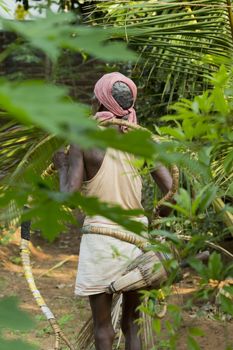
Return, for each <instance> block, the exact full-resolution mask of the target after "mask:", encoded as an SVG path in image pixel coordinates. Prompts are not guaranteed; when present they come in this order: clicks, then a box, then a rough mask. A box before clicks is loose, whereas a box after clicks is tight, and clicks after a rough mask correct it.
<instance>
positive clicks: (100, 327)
mask: <svg viewBox="0 0 233 350" xmlns="http://www.w3.org/2000/svg"><path fill="white" fill-rule="evenodd" d="M89 300H90V305H91V310H92V316H93V321H94V336H95V346H96V350H112V345H113V340H114V335H115V333H114V329H113V326H112V319H111V306H112V295H110V294H106V293H102V294H96V295H91V296H89ZM135 350H136V349H135Z"/></svg>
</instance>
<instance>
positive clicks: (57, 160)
mask: <svg viewBox="0 0 233 350" xmlns="http://www.w3.org/2000/svg"><path fill="white" fill-rule="evenodd" d="M97 108H98V109H100V108H102V106H98V107H97ZM98 109H97V110H98ZM104 156H105V151H103V150H100V149H92V150H81V149H80V148H79V147H78V146H76V145H71V147H70V149H69V153H68V155H66V154H65V153H64V152H63V151H58V152H57V153H56V154H55V156H54V158H53V162H54V165H55V167H56V169H57V170H58V172H59V178H60V190H61V191H63V192H75V191H78V190H80V188H81V186H82V183H83V181H88V180H91V179H92V178H93V177H94V176H95V175H96V174H97V172H98V171H99V169H100V167H101V165H102V162H103V159H104ZM151 175H152V177H153V179H154V181H155V182H156V184H157V185H158V186H159V188H160V189H161V190H162V192H163V193H164V194H165V193H167V192H168V191H169V190H170V189H171V187H172V178H171V175H170V173H169V171H168V170H167V168H165V167H164V166H162V165H161V166H159V167H157V168H156V169H155V170H154V171H152V172H151ZM89 300H90V305H91V310H92V315H93V321H94V336H95V346H96V350H112V345H113V340H114V329H113V326H112V320H111V305H112V295H110V294H106V293H102V294H96V295H91V296H89ZM139 305H140V298H139V293H138V292H137V291H131V292H127V293H123V306H122V319H121V328H122V332H123V334H124V336H125V350H141V349H142V344H141V339H140V337H139V335H138V330H139V328H138V325H137V324H136V323H135V321H136V320H137V319H138V318H139V311H138V310H137V307H138V306H139Z"/></svg>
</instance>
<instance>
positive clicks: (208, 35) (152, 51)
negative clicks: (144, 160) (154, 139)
mask: <svg viewBox="0 0 233 350" xmlns="http://www.w3.org/2000/svg"><path fill="white" fill-rule="evenodd" d="M90 13H91V14H90V18H91V19H89V21H90V22H92V23H98V24H100V25H101V26H102V25H103V24H104V25H105V26H106V27H108V26H111V25H114V26H115V27H117V28H119V29H122V30H124V32H123V36H122V35H120V34H119V36H120V37H122V38H123V39H124V40H126V42H127V43H128V45H129V46H130V47H132V48H133V49H135V50H136V51H137V52H138V53H139V55H140V61H138V63H136V65H135V66H134V67H132V70H133V71H132V76H133V77H134V78H136V79H137V81H138V82H139V86H140V87H141V89H142V91H143V94H142V95H143V96H146V101H145V100H144V97H143V103H142V105H143V108H140V102H141V101H140V100H139V103H138V108H139V111H140V116H141V118H142V121H143V122H144V123H145V124H146V125H148V126H149V127H152V125H153V123H156V122H157V117H158V115H160V114H161V113H162V114H164V111H165V108H166V107H167V106H168V105H169V104H171V103H172V102H173V101H176V100H177V99H178V98H180V97H187V98H190V97H192V96H194V95H197V94H199V93H200V92H202V91H203V90H204V89H205V88H206V87H208V80H207V79H206V76H207V75H209V74H210V73H211V72H213V71H215V70H216V69H217V68H218V67H219V64H220V63H221V62H222V60H224V58H227V57H229V56H230V55H232V50H233V40H232V37H233V25H232V23H233V20H232V11H231V2H230V0H216V1H212V0H211V1H210V0H202V1H173V0H168V1H161V0H151V1H101V2H97V4H95V5H93V9H92V11H91V10H90ZM91 16H92V17H91ZM213 57H215V59H213Z"/></svg>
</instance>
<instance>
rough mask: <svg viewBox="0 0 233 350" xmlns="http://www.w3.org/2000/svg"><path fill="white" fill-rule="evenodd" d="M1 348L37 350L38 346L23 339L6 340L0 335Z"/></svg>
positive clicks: (5, 349)
mask: <svg viewBox="0 0 233 350" xmlns="http://www.w3.org/2000/svg"><path fill="white" fill-rule="evenodd" d="M0 349H1V350H36V349H38V348H37V347H36V346H34V345H31V344H27V343H25V342H23V341H22V340H6V339H3V338H1V337H0Z"/></svg>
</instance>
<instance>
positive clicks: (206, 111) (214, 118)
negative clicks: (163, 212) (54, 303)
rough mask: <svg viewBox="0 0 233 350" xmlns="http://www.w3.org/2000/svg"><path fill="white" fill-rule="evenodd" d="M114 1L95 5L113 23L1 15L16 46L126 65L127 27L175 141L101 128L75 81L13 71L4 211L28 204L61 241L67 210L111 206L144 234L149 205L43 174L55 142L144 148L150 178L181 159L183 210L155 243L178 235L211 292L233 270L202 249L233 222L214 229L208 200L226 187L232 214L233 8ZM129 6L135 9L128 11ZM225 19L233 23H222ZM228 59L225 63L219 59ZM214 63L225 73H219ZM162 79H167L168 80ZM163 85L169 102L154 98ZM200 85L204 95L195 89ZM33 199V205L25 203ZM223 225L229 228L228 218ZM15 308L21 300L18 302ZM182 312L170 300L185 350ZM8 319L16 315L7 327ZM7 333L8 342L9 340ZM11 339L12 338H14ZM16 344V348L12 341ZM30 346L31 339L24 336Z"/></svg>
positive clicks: (4, 139)
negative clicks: (62, 184)
mask: <svg viewBox="0 0 233 350" xmlns="http://www.w3.org/2000/svg"><path fill="white" fill-rule="evenodd" d="M169 3H170V4H169ZM203 3H204V4H206V5H208V4H209V5H217V4H218V5H219V4H220V3H221V4H225V3H226V1H218V3H217V2H216V1H211V2H210V1H207V0H205V1H203ZM114 4H115V6H113V3H112V2H111V4H110V2H102V3H98V4H97V5H96V10H95V11H97V12H98V11H100V13H103V14H104V15H105V17H104V18H103V19H101V16H100V14H99V12H98V16H97V15H96V13H95V11H94V13H92V21H96V22H98V23H99V21H100V20H102V22H101V23H102V24H103V23H104V24H105V27H102V28H93V27H91V26H77V25H76V24H75V15H73V14H71V13H60V14H58V15H55V14H52V13H51V12H48V15H47V17H46V18H43V19H39V20H36V21H34V22H28V23H25V22H16V21H6V20H2V25H3V27H4V28H6V29H7V30H9V31H13V32H15V33H16V34H17V36H18V38H19V39H17V40H18V41H16V43H15V45H20V44H21V41H20V38H21V37H22V38H23V39H24V40H25V39H26V41H27V42H28V45H29V47H33V48H35V49H40V50H42V51H43V52H44V53H45V55H47V56H48V57H49V58H50V59H51V60H52V61H53V62H56V61H57V60H58V59H59V57H60V55H61V52H62V51H63V50H64V49H70V50H73V51H74V52H85V53H87V54H89V55H94V56H95V57H98V58H101V59H103V60H107V61H109V62H110V65H111V64H112V62H114V63H113V64H114V65H115V62H118V61H119V62H123V63H124V64H126V66H125V67H126V69H129V70H131V68H132V67H133V61H134V60H135V58H136V57H137V55H136V54H135V53H134V52H132V51H130V50H129V49H128V48H127V45H126V44H125V43H124V42H123V41H122V38H123V37H125V38H126V39H127V41H128V43H129V46H130V47H131V48H132V47H133V48H135V49H136V50H137V52H139V55H141V57H143V60H142V61H140V63H138V64H137V65H136V68H135V71H134V72H135V73H136V74H138V75H139V76H140V79H141V82H142V83H141V84H142V85H143V86H144V90H143V92H144V94H142V98H143V99H145V100H146V102H144V103H143V106H142V110H143V111H144V118H145V117H147V116H148V115H149V117H148V119H147V123H148V124H149V123H150V129H151V130H156V132H157V133H158V134H159V135H162V136H163V135H164V136H166V139H165V141H161V142H160V143H153V142H152V140H151V134H150V132H149V131H148V132H146V131H144V132H141V131H134V132H130V133H128V134H126V135H121V134H119V133H117V131H116V130H113V129H108V130H99V129H98V128H97V124H96V123H95V122H94V121H93V120H92V119H90V118H89V116H90V107H89V106H86V105H84V104H81V103H78V102H74V101H72V100H71V99H70V98H69V97H68V91H67V89H66V88H64V87H62V86H55V85H54V84H52V82H50V83H48V82H45V81H36V80H28V81H23V82H22V81H20V82H19V81H8V80H7V79H6V78H2V79H1V86H0V107H1V109H2V111H3V112H2V113H1V120H0V128H1V129H0V130H1V134H0V141H1V145H2V146H1V150H0V157H1V169H0V172H1V173H0V174H1V175H0V176H1V179H2V180H1V182H0V189H1V193H0V208H1V213H0V214H1V221H3V220H6V221H10V220H12V219H14V217H15V216H16V217H20V215H21V214H22V216H21V219H22V220H24V219H32V221H33V225H34V227H36V228H40V229H41V230H42V232H43V234H44V235H45V236H46V237H47V238H48V239H50V240H52V239H54V237H56V235H57V234H58V233H59V232H60V231H61V230H62V229H64V222H65V221H71V222H72V221H73V220H74V219H73V217H72V215H71V211H70V210H69V209H68V208H72V209H73V208H77V207H78V208H81V209H82V210H83V211H84V212H86V213H88V214H90V215H93V214H99V215H103V216H106V217H107V218H109V219H111V220H113V221H115V222H117V223H119V224H121V225H122V226H124V227H126V228H127V229H129V230H132V231H134V232H136V233H140V231H141V229H142V227H141V226H140V225H139V224H138V223H137V224H136V223H134V222H132V220H130V218H132V217H133V216H134V215H138V213H139V212H138V211H125V210H122V209H121V208H119V207H116V206H109V205H108V204H106V203H101V202H100V201H98V200H97V199H96V198H85V197H83V196H82V195H81V194H80V193H75V194H67V193H59V192H58V189H57V184H56V181H54V177H51V178H46V179H41V176H40V175H41V173H42V171H43V170H44V168H46V166H47V165H48V163H49V161H50V157H51V154H52V153H53V151H54V150H55V149H57V148H58V147H60V146H61V145H67V144H70V143H77V144H78V145H80V146H81V147H82V148H90V147H94V146H95V147H100V148H106V147H114V148H117V149H120V150H123V151H127V152H130V153H133V154H135V155H136V156H138V157H141V158H142V159H146V160H147V163H148V164H149V166H148V169H144V170H143V173H144V174H145V176H147V175H148V173H149V170H151V168H153V167H154V164H155V163H163V164H165V165H168V166H170V165H172V164H174V163H176V164H177V165H178V166H179V168H180V170H181V172H182V186H181V188H180V190H179V192H178V194H177V195H176V204H167V205H169V206H171V207H172V208H173V209H174V213H175V215H174V216H173V217H170V218H165V219H162V220H160V222H159V223H160V224H161V225H162V226H161V230H155V231H154V232H152V235H153V239H152V242H151V243H152V246H151V249H155V250H156V249H158V248H159V249H161V250H162V249H165V248H166V247H163V244H160V245H159V244H158V243H157V242H156V240H155V238H157V237H158V236H162V237H165V238H166V239H167V240H168V241H172V242H173V244H175V245H177V247H178V249H179V250H180V251H181V255H182V256H183V257H187V256H188V257H190V261H191V263H192V265H193V267H194V268H195V269H196V271H197V272H198V273H199V274H200V276H201V277H202V281H201V285H200V292H202V294H201V293H200V295H202V297H206V296H209V295H210V294H211V293H212V292H214V290H215V289H214V288H212V287H211V286H209V279H217V280H218V281H221V280H222V279H226V278H228V277H232V266H229V268H226V266H225V265H223V263H222V261H221V258H220V256H219V255H218V254H216V253H213V254H212V255H211V258H210V261H209V263H208V265H207V266H204V265H200V264H199V263H198V262H196V261H195V259H193V258H192V257H193V256H194V255H195V253H196V252H197V251H198V250H199V249H201V248H202V247H203V246H205V241H206V239H208V240H212V239H213V240H216V239H219V237H220V236H221V237H222V234H223V233H224V234H225V233H226V234H228V233H229V232H230V230H228V229H227V227H226V228H225V232H221V234H219V232H217V229H216V231H215V230H214V232H213V223H212V219H211V218H212V216H210V213H211V215H213V209H209V208H210V205H211V203H212V202H213V201H215V200H216V198H217V197H218V196H219V197H222V198H226V204H225V206H224V207H223V208H222V209H221V211H220V213H219V214H218V215H219V217H220V216H221V217H222V218H224V214H225V213H226V212H232V206H231V201H232V184H231V180H232V169H233V153H232V141H233V131H232V125H233V120H232V115H233V113H232V112H233V104H232V95H233V91H232V76H233V70H232V68H231V63H232V62H231V60H227V59H225V57H227V56H228V55H229V53H231V52H232V51H231V50H232V38H231V28H230V25H229V13H228V12H227V10H226V8H223V7H220V6H216V7H214V6H209V7H205V8H204V7H203V8H196V7H192V2H190V6H189V3H187V2H186V3H185V5H182V4H181V2H179V3H176V2H171V1H167V2H166V4H165V3H164V2H163V4H162V3H160V1H148V2H147V3H145V2H141V1H140V2H130V3H127V2H121V4H117V3H114ZM106 6H107V7H106ZM129 6H131V7H130V8H129ZM129 9H130V11H131V12H128V10H129ZM119 11H120V12H119ZM224 18H227V21H223V19H224ZM112 22H114V25H115V27H113V28H112V27H110V26H108V23H112ZM117 38H119V39H120V42H119V41H117V40H116V39H117ZM206 55H208V56H206ZM2 57H3V56H2ZM223 61H224V62H225V65H220V63H222V62H223ZM219 67H220V68H219ZM218 68H219V69H218ZM213 71H216V72H215V73H214V74H213ZM207 75H208V76H207ZM157 81H158V82H161V86H160V87H158V85H157V83H156V82H157ZM204 87H208V89H204ZM158 90H159V100H158V99H156V98H155V100H154V97H155V93H157V91H158ZM197 91H198V92H200V94H199V93H198V94H196V92H197ZM148 92H150V93H149V94H148ZM167 94H168V95H169V97H168V95H167ZM195 94H196V96H195V97H193V98H191V99H188V98H180V100H179V101H178V102H177V103H176V104H174V105H173V106H172V108H171V109H168V114H167V115H166V116H163V117H162V118H161V119H160V122H159V124H158V125H156V126H155V125H154V124H153V123H152V121H154V119H155V118H154V117H153V113H154V109H153V108H154V106H155V105H158V101H160V103H161V104H162V105H163V104H165V105H166V106H167V105H168V104H170V102H171V101H172V100H173V99H174V98H175V99H178V96H179V97H183V96H186V97H190V96H191V95H195ZM152 100H153V103H151V101H152ZM147 108H148V109H147ZM160 112H161V111H159V112H158V114H159V113H160ZM141 163H142V161H141ZM150 196H151V201H152V202H153V203H152V205H155V204H156V201H157V198H154V196H153V195H151V194H150ZM27 202H29V203H30V209H29V210H28V211H27V212H25V213H22V208H23V206H24V204H25V203H27ZM9 207H10V208H11V210H9ZM149 208H150V206H148V209H149ZM58 218H59V220H58ZM215 224H216V226H217V225H218V223H216V222H214V225H215ZM231 224H232V223H231ZM221 225H222V224H221ZM221 228H222V230H221V231H223V225H222V226H221ZM172 231H175V233H174V234H173V233H172ZM177 233H186V234H188V235H190V236H191V240H190V241H189V242H188V243H187V244H184V242H183V241H182V240H180V239H179V237H178V236H177V235H176V234H177ZM216 233H217V235H216ZM223 266H224V268H223ZM169 267H171V268H172V271H173V270H174V277H175V272H176V270H177V268H178V263H177V261H176V260H174V259H173V260H171V262H170V266H169ZM224 288H225V289H226V290H227V292H228V293H229V294H230V297H229V294H227V295H228V296H226V295H225V294H224V295H222V294H221V295H220V296H219V302H220V305H221V307H222V309H223V311H230V313H231V311H232V308H231V307H230V306H229V305H230V303H231V302H232V300H231V298H232V294H233V293H232V289H231V288H230V289H229V288H227V287H224ZM148 293H149V296H150V297H151V298H152V299H153V298H155V297H156V296H157V295H156V292H155V291H151V292H148ZM150 293H151V294H150ZM153 293H154V294H153ZM11 304H12V305H15V304H14V303H11ZM2 307H3V305H2V304H0V309H1V311H0V324H1V321H2V320H3V321H4V318H2ZM9 310H13V309H11V307H10V309H9ZM149 311H150V310H149ZM149 311H148V312H149ZM181 312H182V310H178V309H177V308H176V307H175V306H170V313H171V314H172V319H173V325H172V323H169V322H168V323H167V324H166V329H167V331H168V334H170V340H169V342H170V343H169V344H168V345H169V346H170V348H171V349H175V344H176V340H177V333H178V332H177V330H178V328H179V326H180V322H181ZM15 314H16V315H17V314H18V311H15ZM3 315H4V314H3ZM21 316H22V315H21ZM21 316H20V317H21ZM3 321H2V322H3ZM10 322H11V321H10ZM10 325H11V324H10ZM7 326H9V324H4V325H3V327H7ZM11 326H12V325H11ZM154 327H155V331H156V332H157V333H160V329H161V327H160V325H159V322H158V321H155V325H154ZM169 332H170V333H169ZM198 333H199V332H198V331H197V330H194V329H191V330H190V332H189V335H188V339H187V343H188V347H189V349H198V345H197V343H196V340H195V336H198ZM0 341H2V342H6V341H5V340H3V339H2V340H0ZM3 346H5V348H6V345H5V343H4V345H3ZM14 346H15V347H14ZM20 346H21V345H19V344H18V345H17V346H16V344H13V345H12V349H16V348H17V349H20ZM21 347H22V346H21ZM7 349H8V350H9V349H10V345H9V344H8V347H7ZM24 349H30V348H29V347H28V348H26V345H25V347H24Z"/></svg>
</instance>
